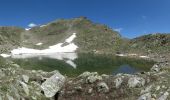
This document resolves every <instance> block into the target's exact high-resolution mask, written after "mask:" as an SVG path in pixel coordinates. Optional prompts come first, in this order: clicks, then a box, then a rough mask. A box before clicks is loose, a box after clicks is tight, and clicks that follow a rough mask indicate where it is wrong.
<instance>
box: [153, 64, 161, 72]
mask: <svg viewBox="0 0 170 100" xmlns="http://www.w3.org/2000/svg"><path fill="white" fill-rule="evenodd" d="M160 70H161V68H160V66H158V64H155V65H153V67H152V68H151V71H154V72H159V71H160Z"/></svg>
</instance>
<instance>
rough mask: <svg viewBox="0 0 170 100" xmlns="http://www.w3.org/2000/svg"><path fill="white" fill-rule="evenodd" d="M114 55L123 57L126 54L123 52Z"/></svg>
mask: <svg viewBox="0 0 170 100" xmlns="http://www.w3.org/2000/svg"><path fill="white" fill-rule="evenodd" d="M116 56H120V57H124V56H127V55H125V54H116Z"/></svg>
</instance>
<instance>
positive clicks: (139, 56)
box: [139, 56, 149, 58]
mask: <svg viewBox="0 0 170 100" xmlns="http://www.w3.org/2000/svg"><path fill="white" fill-rule="evenodd" d="M139 57H140V58H149V57H148V56H139Z"/></svg>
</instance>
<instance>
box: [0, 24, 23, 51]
mask: <svg viewBox="0 0 170 100" xmlns="http://www.w3.org/2000/svg"><path fill="white" fill-rule="evenodd" d="M22 31H23V29H21V28H17V27H0V53H3V52H6V51H8V49H11V48H13V47H15V46H19V45H20V43H21V38H20V36H21V32H22Z"/></svg>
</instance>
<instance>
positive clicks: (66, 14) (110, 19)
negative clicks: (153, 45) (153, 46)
mask: <svg viewBox="0 0 170 100" xmlns="http://www.w3.org/2000/svg"><path fill="white" fill-rule="evenodd" d="M79 16H86V17H88V18H89V19H91V20H92V21H94V22H97V23H102V24H106V25H108V26H109V27H111V28H113V29H116V30H119V31H120V33H121V35H122V36H124V37H128V38H134V37H136V36H140V35H143V34H146V33H155V32H161V33H162V32H163V33H164V32H169V33H170V0H1V2H0V26H20V27H27V26H28V24H29V23H35V24H44V23H48V22H50V21H53V20H56V19H60V18H74V17H79Z"/></svg>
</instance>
